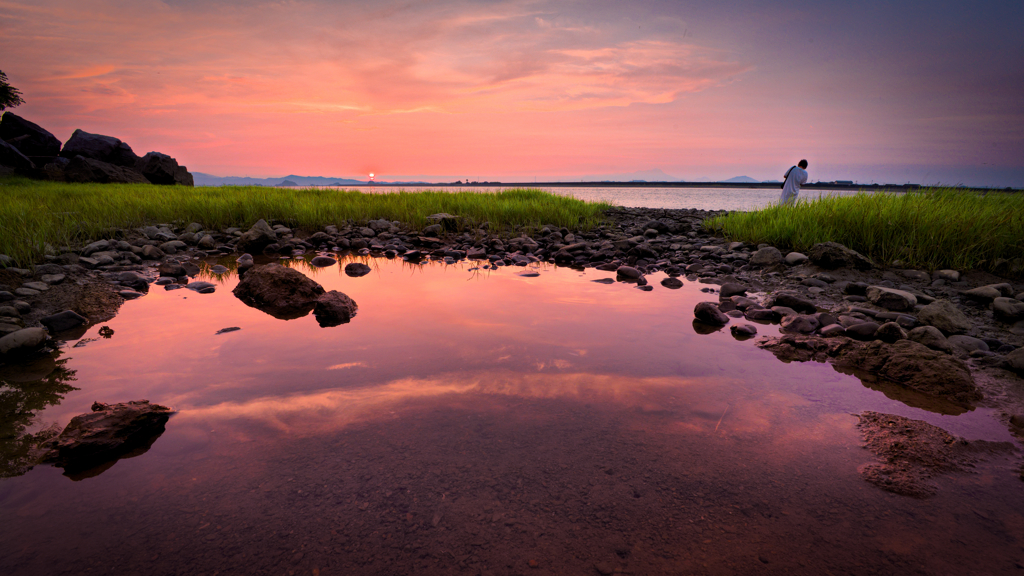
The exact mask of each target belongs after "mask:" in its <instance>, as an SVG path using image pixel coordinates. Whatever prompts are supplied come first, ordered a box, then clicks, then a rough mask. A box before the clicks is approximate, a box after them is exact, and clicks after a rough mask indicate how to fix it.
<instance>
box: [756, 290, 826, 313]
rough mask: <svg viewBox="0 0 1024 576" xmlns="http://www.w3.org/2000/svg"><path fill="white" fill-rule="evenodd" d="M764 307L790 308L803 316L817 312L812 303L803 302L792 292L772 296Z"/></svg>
mask: <svg viewBox="0 0 1024 576" xmlns="http://www.w3.org/2000/svg"><path fill="white" fill-rule="evenodd" d="M766 306H767V307H769V308H771V307H773V306H786V307H787V308H792V309H793V310H796V311H797V312H801V313H803V314H814V313H815V312H817V311H818V307H817V306H815V305H814V303H813V302H811V301H809V300H805V299H804V298H802V297H801V296H800V295H798V294H794V293H793V292H778V293H776V294H773V295H772V296H771V297H770V298H768V301H767V303H766Z"/></svg>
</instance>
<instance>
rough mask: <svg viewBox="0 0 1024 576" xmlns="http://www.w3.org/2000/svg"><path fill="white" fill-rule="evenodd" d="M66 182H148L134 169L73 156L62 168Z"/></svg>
mask: <svg viewBox="0 0 1024 576" xmlns="http://www.w3.org/2000/svg"><path fill="white" fill-rule="evenodd" d="M64 178H65V179H66V180H67V181H68V182H97V183H100V184H149V180H146V177H145V176H143V175H142V174H141V173H140V172H138V171H136V170H135V169H134V168H125V167H124V166H118V165H116V164H110V163H109V162H103V161H100V160H94V159H92V158H85V157H83V156H75V157H74V158H72V159H71V162H69V163H68V165H67V167H66V168H64Z"/></svg>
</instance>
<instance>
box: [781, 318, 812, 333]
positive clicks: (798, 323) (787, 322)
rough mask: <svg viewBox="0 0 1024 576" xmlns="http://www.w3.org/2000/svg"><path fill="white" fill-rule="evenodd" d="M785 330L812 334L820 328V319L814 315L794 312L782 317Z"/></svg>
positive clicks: (783, 329)
mask: <svg viewBox="0 0 1024 576" xmlns="http://www.w3.org/2000/svg"><path fill="white" fill-rule="evenodd" d="M781 329H782V331H783V332H796V333H799V334H810V333H812V332H814V331H815V330H817V329H818V320H817V319H816V318H814V317H813V316H805V315H803V314H794V315H792V316H786V317H785V318H783V319H782V328H781Z"/></svg>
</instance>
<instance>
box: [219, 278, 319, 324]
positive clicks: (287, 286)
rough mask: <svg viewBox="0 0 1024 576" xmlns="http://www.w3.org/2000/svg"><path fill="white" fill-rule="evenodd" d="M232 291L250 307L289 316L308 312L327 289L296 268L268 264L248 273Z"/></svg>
mask: <svg viewBox="0 0 1024 576" xmlns="http://www.w3.org/2000/svg"><path fill="white" fill-rule="evenodd" d="M232 292H233V293H234V295H235V296H236V297H237V298H238V299H239V300H241V301H242V302H244V303H246V304H248V305H249V306H252V307H254V308H257V309H259V310H262V311H264V312H266V313H268V314H270V315H271V316H274V317H276V318H282V319H289V318H298V317H300V316H305V315H306V314H308V313H309V312H310V311H311V310H312V309H313V306H314V305H315V304H316V301H317V299H318V298H319V297H320V295H321V294H323V293H324V289H323V287H322V286H320V285H319V284H317V283H316V282H314V281H313V280H310V279H309V278H306V277H305V276H304V275H303V274H302V273H301V272H299V271H297V270H292V269H291V268H286V267H284V266H281V265H280V264H267V265H264V266H255V267H253V268H252V269H251V270H249V271H248V272H246V273H245V276H243V277H242V280H241V281H239V283H238V285H237V286H235V289H234V290H233V291H232Z"/></svg>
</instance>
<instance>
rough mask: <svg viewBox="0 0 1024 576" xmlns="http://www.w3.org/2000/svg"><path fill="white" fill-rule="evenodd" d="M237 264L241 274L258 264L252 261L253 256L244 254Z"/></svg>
mask: <svg viewBox="0 0 1024 576" xmlns="http://www.w3.org/2000/svg"><path fill="white" fill-rule="evenodd" d="M235 264H237V265H238V271H239V272H245V271H246V270H248V269H249V268H252V267H253V266H255V265H256V262H255V260H253V259H252V254H242V255H241V256H239V257H238V258H236V259H235Z"/></svg>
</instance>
